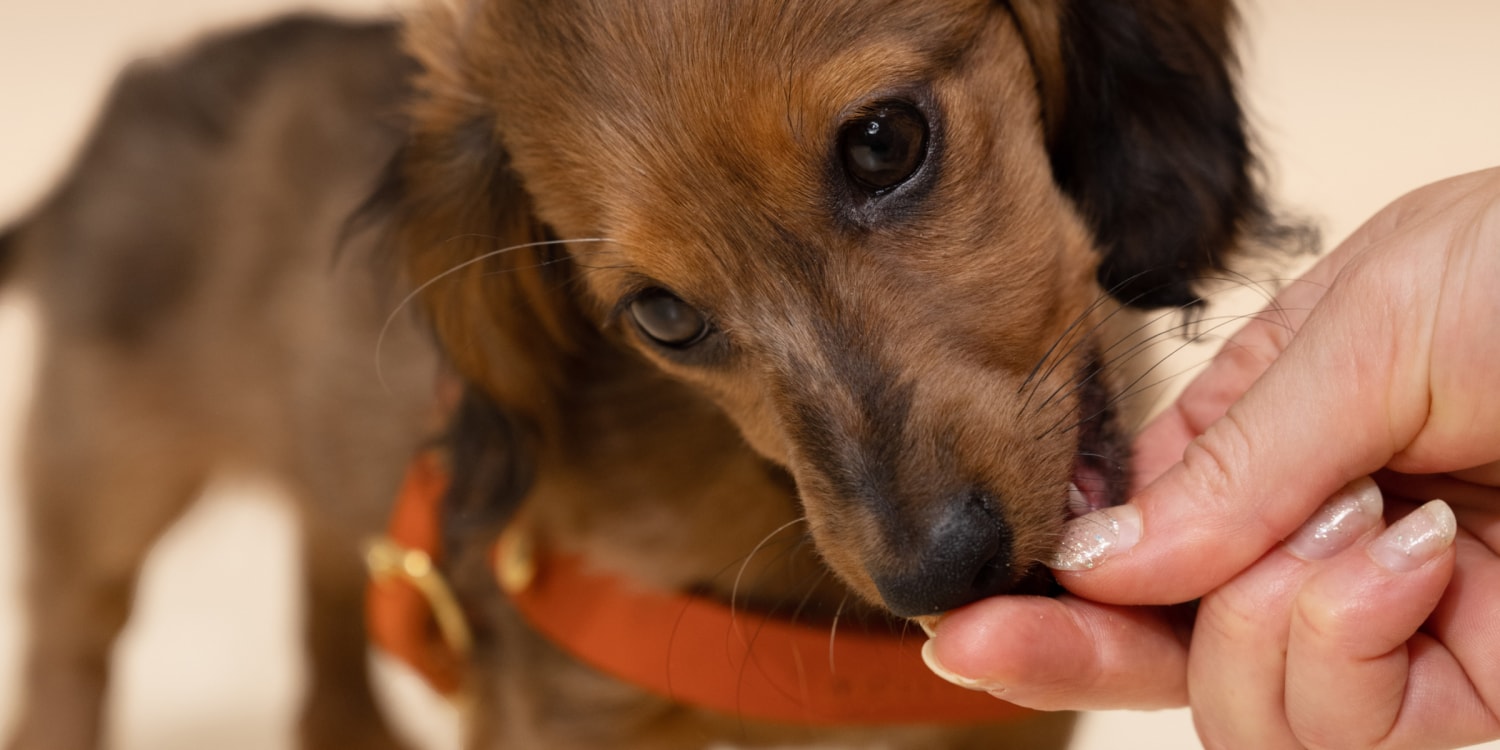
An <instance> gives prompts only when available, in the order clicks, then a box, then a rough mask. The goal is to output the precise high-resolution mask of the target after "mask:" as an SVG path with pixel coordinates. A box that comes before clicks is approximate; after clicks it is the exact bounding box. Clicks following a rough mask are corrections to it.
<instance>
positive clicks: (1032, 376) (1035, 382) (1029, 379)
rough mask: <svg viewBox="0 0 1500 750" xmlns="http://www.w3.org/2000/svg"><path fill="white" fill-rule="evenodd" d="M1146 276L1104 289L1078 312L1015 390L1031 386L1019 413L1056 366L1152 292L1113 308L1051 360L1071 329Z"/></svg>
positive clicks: (1136, 275)
mask: <svg viewBox="0 0 1500 750" xmlns="http://www.w3.org/2000/svg"><path fill="white" fill-rule="evenodd" d="M1145 273H1146V272H1145V271H1142V272H1140V273H1137V274H1134V275H1132V276H1130V277H1129V278H1126V279H1124V280H1122V281H1120V282H1118V283H1116V284H1115V285H1114V286H1112V287H1110V288H1109V289H1106V290H1104V291H1102V292H1100V293H1099V296H1097V297H1095V298H1094V301H1093V302H1092V303H1090V304H1089V306H1088V307H1086V308H1084V310H1083V311H1082V312H1080V313H1079V314H1078V315H1077V316H1076V317H1074V319H1073V322H1072V323H1069V324H1068V327H1067V328H1066V329H1064V330H1063V332H1062V333H1061V334H1059V335H1058V337H1057V338H1056V339H1054V340H1053V342H1052V345H1051V346H1050V347H1048V349H1047V351H1046V352H1044V353H1043V354H1042V356H1041V358H1040V359H1038V360H1037V363H1036V365H1034V366H1033V367H1032V369H1031V372H1030V373H1029V374H1027V376H1026V378H1025V379H1024V380H1023V381H1021V387H1020V388H1019V389H1017V391H1016V392H1017V393H1020V392H1021V390H1024V389H1026V388H1027V387H1028V386H1030V387H1031V389H1032V390H1031V392H1030V393H1028V394H1026V399H1025V401H1023V402H1022V403H1021V405H1020V407H1019V409H1018V411H1019V412H1024V411H1026V408H1027V406H1028V405H1029V404H1030V403H1031V399H1032V397H1033V396H1035V395H1036V389H1037V388H1040V387H1041V384H1042V383H1045V382H1047V379H1048V378H1050V377H1052V373H1053V372H1054V371H1056V369H1057V367H1058V365H1060V364H1062V363H1063V362H1066V361H1067V360H1068V358H1069V357H1071V356H1073V354H1074V353H1075V352H1077V351H1078V347H1080V346H1082V345H1084V344H1085V343H1087V342H1088V341H1089V337H1090V336H1091V335H1093V334H1094V333H1095V332H1096V331H1098V330H1099V328H1100V327H1102V326H1103V325H1105V324H1106V323H1108V322H1109V321H1111V320H1113V319H1114V317H1115V316H1116V315H1119V314H1120V313H1121V312H1124V311H1125V310H1127V309H1129V308H1130V305H1131V304H1132V303H1134V302H1135V301H1136V300H1139V299H1141V298H1142V297H1144V296H1145V295H1147V294H1150V293H1151V292H1152V291H1154V289H1148V290H1145V291H1142V292H1140V293H1139V294H1137V295H1136V296H1134V297H1132V298H1130V299H1128V300H1125V301H1124V302H1122V303H1118V304H1116V305H1115V308H1114V309H1113V310H1110V311H1109V313H1107V314H1106V315H1104V316H1103V317H1101V318H1100V319H1099V320H1097V321H1095V322H1094V324H1093V325H1091V326H1089V328H1088V330H1086V331H1083V332H1082V333H1080V334H1078V335H1077V336H1076V337H1074V339H1073V343H1072V344H1071V345H1070V346H1068V348H1067V349H1066V350H1064V351H1062V352H1061V353H1059V354H1057V356H1056V357H1055V358H1054V357H1053V354H1054V353H1057V347H1058V346H1059V345H1061V344H1062V342H1063V341H1064V340H1066V339H1068V338H1069V337H1070V334H1072V333H1073V331H1074V329H1076V328H1077V327H1078V325H1079V324H1080V323H1082V322H1083V321H1084V320H1086V319H1087V318H1088V317H1089V315H1090V314H1091V313H1093V312H1094V311H1095V310H1097V309H1099V306H1100V305H1102V304H1104V303H1106V302H1109V301H1112V300H1113V299H1114V293H1115V292H1117V291H1119V290H1120V289H1121V288H1123V287H1124V286H1125V285H1126V284H1129V283H1130V282H1132V281H1134V280H1135V279H1137V278H1139V277H1141V276H1142V275H1144V274H1145ZM1048 358H1052V362H1051V364H1049V365H1047V369H1046V371H1045V372H1043V373H1042V374H1041V377H1040V378H1037V377H1036V374H1037V371H1038V370H1039V369H1040V368H1041V366H1042V365H1043V364H1044V363H1046V362H1047V360H1048Z"/></svg>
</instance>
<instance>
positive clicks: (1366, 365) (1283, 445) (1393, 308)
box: [1054, 177, 1472, 604]
mask: <svg viewBox="0 0 1500 750" xmlns="http://www.w3.org/2000/svg"><path fill="white" fill-rule="evenodd" d="M1466 179H1469V180H1472V177H1470V178H1466ZM1463 183H1464V180H1463V179H1461V180H1459V181H1450V182H1449V183H1440V184H1439V185H1438V186H1435V187H1434V188H1428V189H1424V190H1423V191H1419V192H1418V193H1415V194H1413V195H1411V196H1408V198H1406V199H1404V200H1403V201H1401V202H1398V203H1397V204H1394V205H1393V206H1392V207H1391V208H1389V209H1387V210H1386V211H1384V212H1382V213H1381V214H1380V215H1377V217H1376V218H1375V219H1373V220H1372V221H1371V222H1370V223H1368V224H1367V225H1366V226H1365V227H1363V228H1361V230H1360V231H1359V232H1357V233H1356V234H1355V236H1353V237H1351V238H1350V240H1348V241H1347V242H1345V243H1344V244H1343V245H1342V246H1341V247H1340V248H1338V249H1337V250H1335V251H1334V252H1333V253H1332V254H1330V256H1329V257H1328V258H1325V259H1324V260H1323V261H1322V262H1320V263H1319V264H1318V265H1317V266H1316V267H1315V268H1314V269H1313V270H1312V271H1311V272H1309V274H1308V275H1307V276H1306V277H1305V279H1304V281H1303V282H1299V283H1295V284H1292V285H1291V286H1289V287H1288V288H1286V289H1285V290H1283V292H1282V294H1280V295H1278V298H1277V302H1276V304H1275V305H1273V307H1272V308H1269V309H1268V310H1267V311H1266V312H1263V313H1261V314H1260V315H1258V316H1256V318H1254V319H1253V320H1252V321H1251V322H1250V323H1249V324H1248V325H1247V326H1246V327H1245V329H1243V330H1242V331H1241V332H1240V333H1239V334H1237V335H1236V336H1234V337H1233V338H1231V340H1230V342H1229V343H1228V344H1227V345H1226V347H1225V349H1224V351H1223V353H1222V354H1221V355H1220V356H1219V357H1218V358H1216V359H1215V361H1214V363H1213V364H1212V366H1211V367H1210V368H1209V369H1208V370H1207V371H1205V373H1204V374H1203V375H1202V376H1200V378H1199V379H1198V380H1197V381H1196V382H1195V383H1194V384H1193V385H1192V386H1190V387H1189V389H1188V390H1187V391H1185V392H1184V394H1183V396H1182V397H1181V398H1180V399H1179V401H1178V403H1177V404H1176V405H1175V406H1174V407H1173V408H1172V409H1171V410H1169V411H1168V412H1167V413H1166V414H1164V415H1163V416H1162V417H1161V418H1159V419H1158V420H1157V421H1156V422H1155V423H1153V424H1152V425H1151V426H1150V427H1149V428H1148V430H1147V431H1146V432H1145V433H1143V435H1142V438H1141V440H1140V445H1141V446H1142V450H1143V453H1142V457H1141V458H1142V461H1143V463H1144V465H1145V466H1144V470H1145V471H1147V472H1150V471H1152V470H1153V468H1155V469H1158V470H1159V468H1160V466H1161V465H1163V464H1167V463H1171V461H1172V457H1173V456H1174V454H1177V453H1179V452H1180V455H1181V460H1180V462H1177V463H1175V464H1173V465H1171V467H1170V468H1168V469H1166V471H1165V473H1163V474H1162V476H1161V477H1160V479H1159V480H1157V481H1156V482H1154V483H1152V484H1151V485H1150V486H1148V487H1146V488H1145V489H1143V490H1142V491H1141V492H1140V493H1139V494H1138V495H1137V496H1136V497H1135V498H1134V499H1133V500H1132V502H1131V503H1130V504H1128V505H1126V506H1121V507H1119V508H1108V509H1105V510H1102V511H1097V512H1096V513H1097V514H1099V515H1097V516H1096V515H1095V514H1090V516H1086V517H1084V518H1080V519H1076V520H1075V521H1073V522H1071V524H1070V529H1069V531H1068V533H1067V535H1066V536H1065V539H1064V543H1063V544H1062V546H1061V551H1060V553H1059V555H1058V558H1057V559H1056V560H1055V561H1054V567H1055V568H1057V569H1059V570H1060V571H1061V572H1060V573H1059V576H1058V578H1059V580H1060V581H1061V582H1062V583H1063V584H1064V585H1065V586H1067V587H1068V588H1069V589H1071V590H1072V591H1074V592H1075V593H1078V594H1081V595H1083V596H1086V597H1089V598H1092V599H1097V600H1100V601H1106V602H1116V603H1141V604H1152V603H1162V604H1164V603H1172V602H1180V601H1186V600H1188V599H1192V598H1195V597H1198V596H1201V595H1203V594H1204V593H1206V592H1207V591H1209V590H1211V589H1213V588H1214V587H1216V586H1218V585H1219V584H1221V583H1223V582H1224V581H1226V580H1228V579H1229V578H1230V577H1232V576H1233V575H1234V574H1235V573H1237V572H1238V571H1240V570H1243V569H1244V568H1245V567H1246V566H1248V565H1249V564H1250V563H1251V562H1252V561H1254V560H1255V559H1256V558H1258V557H1259V556H1260V555H1261V554H1263V553H1264V551H1265V550H1266V549H1268V548H1270V547H1271V546H1272V545H1274V544H1275V543H1276V542H1278V541H1279V540H1280V539H1282V538H1283V537H1284V536H1285V535H1286V534H1287V533H1289V532H1290V531H1291V530H1292V529H1294V528H1296V526H1297V525H1298V524H1299V523H1300V522H1301V521H1302V520H1303V519H1305V518H1306V517H1307V516H1308V514H1309V513H1310V512H1312V510H1313V509H1315V508H1316V507H1317V506H1318V505H1319V504H1320V503H1321V502H1322V501H1323V500H1324V499H1325V498H1327V497H1328V496H1329V495H1331V494H1332V493H1333V492H1334V491H1335V490H1337V489H1338V488H1339V487H1340V486H1342V485H1343V484H1344V483H1345V482H1347V481H1349V480H1350V479H1351V478H1353V477H1357V476H1360V475H1362V474H1367V473H1370V472H1373V471H1375V470H1377V469H1379V468H1380V467H1382V466H1383V465H1385V464H1386V462H1387V461H1388V460H1390V458H1391V457H1392V456H1393V455H1395V454H1396V453H1397V452H1399V451H1400V450H1401V449H1402V448H1403V447H1404V446H1405V445H1408V444H1409V443H1410V441H1411V440H1412V439H1413V438H1414V437H1415V436H1416V435H1417V434H1418V433H1419V432H1420V431H1421V430H1422V428H1423V425H1424V422H1425V420H1426V417H1427V413H1428V407H1429V403H1428V402H1427V400H1426V396H1427V394H1428V392H1429V390H1428V384H1427V380H1426V378H1427V377H1428V375H1429V372H1428V369H1429V368H1428V364H1429V362H1430V359H1431V357H1430V345H1431V344H1430V342H1431V331H1432V330H1433V327H1434V326H1433V316H1434V315H1435V311H1436V309H1437V307H1438V305H1437V301H1436V300H1435V299H1434V297H1433V295H1435V294H1437V291H1436V289H1438V288H1439V287H1440V285H1439V284H1437V283H1424V279H1423V278H1422V276H1423V274H1437V273H1440V271H1441V269H1440V268H1439V269H1437V270H1434V269H1433V268H1432V267H1431V266H1432V265H1433V264H1432V263H1430V262H1429V261H1431V259H1433V258H1437V259H1439V260H1440V259H1441V258H1442V253H1441V252H1431V250H1432V248H1431V245H1433V244H1434V243H1438V244H1441V243H1445V242H1446V241H1447V239H1448V235H1449V234H1451V228H1449V227H1447V225H1445V224H1443V223H1441V222H1439V221H1434V219H1433V216H1434V215H1435V214H1440V213H1441V208H1442V206H1443V201H1442V200H1437V201H1436V204H1435V205H1436V207H1437V208H1438V209H1439V210H1437V211H1427V210H1422V208H1423V206H1424V205H1432V204H1433V202H1434V197H1436V198H1442V196H1443V195H1445V194H1451V193H1452V192H1453V191H1455V190H1460V191H1462V190H1464V189H1466V188H1465V185H1464V184H1463ZM1445 191H1446V192H1445ZM1439 218H1441V216H1439ZM1403 264H1404V265H1403ZM1439 265H1440V264H1439ZM1152 462H1155V463H1156V466H1155V467H1153V466H1152ZM1105 560H1108V564H1102V563H1103V562H1104V561H1105ZM1164 572H1165V573H1168V574H1164Z"/></svg>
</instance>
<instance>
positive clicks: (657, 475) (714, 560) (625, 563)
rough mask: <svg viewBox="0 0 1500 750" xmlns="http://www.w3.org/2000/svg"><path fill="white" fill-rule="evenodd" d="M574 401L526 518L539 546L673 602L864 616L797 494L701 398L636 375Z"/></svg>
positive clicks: (546, 456) (543, 460)
mask: <svg viewBox="0 0 1500 750" xmlns="http://www.w3.org/2000/svg"><path fill="white" fill-rule="evenodd" d="M613 375H614V377H612V378H608V379H601V380H600V382H601V385H599V386H598V387H596V388H594V389H589V388H583V389H580V390H577V391H574V392H573V393H571V394H570V398H573V399H577V400H576V401H575V403H574V407H575V408H571V409H569V410H568V417H567V422H566V423H565V424H564V425H563V434H564V437H563V439H561V440H558V441H556V442H554V443H553V444H551V445H549V446H545V447H544V448H543V449H542V455H541V457H540V459H539V466H538V472H537V476H536V480H535V483H534V485H533V487H532V490H531V492H530V493H529V494H528V497H527V499H526V503H525V506H524V510H523V513H524V516H525V518H526V521H527V523H529V524H532V525H533V526H534V530H535V533H536V535H537V537H538V542H539V543H541V544H546V545H555V546H556V547H557V548H559V550H560V551H563V552H566V553H570V554H577V555H580V556H582V557H584V558H586V559H587V560H589V561H590V563H591V564H593V565H596V566H598V567H599V568H600V569H602V570H606V571H609V572H611V573H614V574H617V575H620V576H623V577H625V578H628V579H631V580H634V581H637V582H639V583H641V584H642V585H645V586H648V587H652V588H658V589H662V590H667V591H694V592H698V593H702V594H707V595H710V596H713V597H715V598H718V599H720V600H722V601H725V602H731V601H732V602H733V603H735V604H736V606H740V607H748V608H751V609H759V610H762V611H782V610H785V611H787V612H790V611H791V610H794V609H795V610H796V611H797V612H798V616H799V617H801V618H804V619H811V620H817V619H829V618H832V617H833V616H834V615H835V614H836V613H837V612H839V611H840V610H841V609H842V610H843V611H844V612H846V613H852V612H855V611H858V610H861V609H864V608H865V605H863V604H862V603H860V602H859V601H857V599H856V597H855V596H854V595H853V594H851V593H850V592H849V591H848V589H846V588H845V587H844V586H843V585H842V584H841V583H840V582H839V581H838V580H837V579H836V578H835V577H834V575H833V574H832V573H831V572H830V571H829V570H828V569H827V567H826V566H825V565H824V564H823V563H822V561H821V559H820V558H819V556H818V554H817V551H816V550H815V549H814V547H813V545H812V542H811V540H810V538H809V537H808V533H807V527H806V523H805V522H804V521H802V520H801V517H802V510H801V506H800V504H799V502H798V500H797V496H796V488H795V486H794V485H793V483H792V481H791V479H790V477H789V476H788V475H787V474H786V472H784V471H782V470H781V469H779V468H778V467H775V466H774V465H772V464H770V463H769V462H767V461H766V460H765V459H763V458H761V457H760V456H759V455H757V454H756V453H755V452H754V451H752V450H751V449H750V448H749V447H748V446H747V445H746V443H745V441H744V440H743V439H742V438H741V437H740V435H739V433H738V431H737V430H736V428H735V427H734V426H733V425H732V424H731V423H730V422H729V421H728V420H727V419H726V418H725V417H724V416H723V415H722V413H720V412H719V411H718V409H717V408H715V407H714V406H713V405H712V404H710V403H708V402H707V401H705V400H704V399H703V398H702V397H701V396H699V395H698V394H697V393H696V392H694V391H692V390H690V389H688V388H686V387H684V386H681V385H679V384H676V383H675V382H673V381H671V380H669V379H667V378H666V377H664V376H662V375H660V374H657V373H654V372H651V371H648V370H646V369H645V368H641V369H640V370H638V371H637V373H636V374H635V375H634V376H633V377H621V374H620V373H619V372H618V371H616V372H614V373H613Z"/></svg>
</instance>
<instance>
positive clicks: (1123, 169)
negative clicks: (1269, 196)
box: [1011, 0, 1265, 307]
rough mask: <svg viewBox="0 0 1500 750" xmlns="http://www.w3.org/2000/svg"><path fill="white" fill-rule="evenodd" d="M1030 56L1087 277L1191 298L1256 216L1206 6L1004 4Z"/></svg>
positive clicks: (1126, 1)
mask: <svg viewBox="0 0 1500 750" xmlns="http://www.w3.org/2000/svg"><path fill="white" fill-rule="evenodd" d="M1011 6H1012V10H1013V12H1014V13H1015V15H1016V18H1017V20H1018V22H1019V23H1020V25H1021V28H1022V32H1023V34H1024V35H1025V36H1026V37H1027V42H1028V44H1029V46H1030V49H1031V53H1032V58H1033V60H1034V61H1035V63H1036V68H1037V73H1038V76H1039V78H1040V79H1041V81H1040V86H1039V89H1040V91H1041V92H1042V97H1043V112H1044V117H1045V118H1046V119H1047V123H1046V125H1047V130H1048V145H1049V149H1050V154H1051V160H1052V169H1053V174H1054V177H1055V179H1056V180H1057V182H1058V184H1059V185H1060V186H1061V187H1062V188H1063V190H1064V191H1065V192H1066V193H1067V194H1068V195H1069V196H1071V197H1072V198H1073V200H1074V202H1075V203H1076V204H1077V205H1078V207H1079V208H1080V210H1081V211H1082V213H1083V215H1084V217H1085V218H1086V220H1087V221H1088V222H1089V224H1090V226H1091V228H1092V229H1093V230H1094V233H1095V236H1096V238H1097V240H1098V243H1099V245H1100V249H1101V251H1102V252H1103V253H1104V257H1103V259H1102V261H1101V263H1100V266H1099V282H1100V284H1101V285H1102V286H1103V288H1104V289H1106V290H1108V291H1109V293H1110V294H1111V295H1113V296H1114V297H1115V298H1116V299H1118V300H1120V301H1122V302H1125V303H1127V304H1130V305H1132V306H1136V307H1163V306H1192V305H1196V304H1198V303H1199V302H1201V300H1200V299H1199V298H1198V296H1197V295H1196V294H1195V293H1194V292H1193V289H1192V283H1193V281H1194V280H1195V279H1197V278H1199V277H1201V276H1203V275H1204V274H1205V273H1208V272H1212V271H1214V270H1217V269H1221V268H1222V267H1223V265H1224V261H1225V256H1226V255H1227V254H1228V253H1229V251H1230V250H1231V249H1233V247H1234V246H1235V245H1236V243H1237V242H1238V241H1239V240H1240V235H1241V231H1242V230H1244V229H1246V228H1248V227H1251V226H1253V225H1255V224H1257V223H1259V222H1260V221H1261V220H1262V219H1264V216H1265V209H1264V204H1263V203H1262V201H1261V196H1260V194H1259V192H1258V190H1257V186H1256V184H1255V182H1256V181H1255V168H1256V165H1255V160H1254V157H1253V155H1252V154H1251V150H1250V147H1249V143H1248V138H1247V136H1246V131H1245V123H1244V115H1243V112H1242V110H1241V108H1240V103H1239V100H1238V98H1237V93H1236V88H1235V73H1236V71H1235V62H1234V56H1233V52H1232V50H1231V45H1230V38H1229V37H1230V30H1231V27H1232V25H1233V20H1234V19H1233V12H1232V11H1231V10H1230V8H1229V5H1228V3H1226V2H1220V1H1218V0H1062V1H1061V2H1056V0H1053V1H1051V2H1048V1H1046V0H1012V3H1011Z"/></svg>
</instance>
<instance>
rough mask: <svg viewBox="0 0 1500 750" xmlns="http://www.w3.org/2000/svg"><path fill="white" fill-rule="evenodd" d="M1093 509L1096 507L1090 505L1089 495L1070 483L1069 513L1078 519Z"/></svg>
mask: <svg viewBox="0 0 1500 750" xmlns="http://www.w3.org/2000/svg"><path fill="white" fill-rule="evenodd" d="M1093 509H1094V506H1093V505H1092V504H1091V503H1089V498H1088V495H1085V494H1083V490H1080V489H1078V485H1077V484H1074V483H1073V482H1068V513H1070V514H1072V515H1073V516H1075V517H1076V516H1082V515H1087V514H1088V512H1089V511H1091V510H1093Z"/></svg>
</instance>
